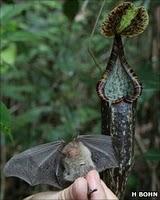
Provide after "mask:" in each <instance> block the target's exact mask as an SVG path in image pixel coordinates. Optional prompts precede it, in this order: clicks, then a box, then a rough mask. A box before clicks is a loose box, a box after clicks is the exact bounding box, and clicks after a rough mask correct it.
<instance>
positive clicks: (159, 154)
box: [144, 149, 160, 162]
mask: <svg viewBox="0 0 160 200" xmlns="http://www.w3.org/2000/svg"><path fill="white" fill-rule="evenodd" d="M144 158H145V159H147V160H150V161H157V162H159V161H160V150H158V149H149V150H148V151H147V152H146V153H145V154H144Z"/></svg>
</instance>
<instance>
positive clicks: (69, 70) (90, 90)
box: [0, 0, 160, 200]
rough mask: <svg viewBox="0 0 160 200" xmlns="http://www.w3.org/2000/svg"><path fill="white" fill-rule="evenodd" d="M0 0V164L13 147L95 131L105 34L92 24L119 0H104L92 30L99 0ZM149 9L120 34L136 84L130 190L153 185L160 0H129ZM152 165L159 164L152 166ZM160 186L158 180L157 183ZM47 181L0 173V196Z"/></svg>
mask: <svg viewBox="0 0 160 200" xmlns="http://www.w3.org/2000/svg"><path fill="white" fill-rule="evenodd" d="M0 2H1V17H0V19H1V83H2V86H1V100H2V101H3V103H4V104H5V105H6V106H7V107H8V109H9V112H10V114H11V122H12V123H11V127H9V129H11V131H9V130H8V129H7V130H8V131H2V132H3V133H2V134H1V170H2V169H3V166H4V163H5V162H6V161H7V160H8V159H9V158H10V157H11V156H12V155H13V154H15V153H18V152H21V151H23V150H25V149H27V148H29V147H31V146H34V145H38V144H41V143H45V142H50V141H53V140H55V139H60V138H63V139H68V138H71V137H73V136H74V135H76V134H77V133H81V134H86V133H91V134H96V133H100V130H101V128H100V101H99V98H98V96H97V93H96V84H97V82H98V80H99V79H100V78H101V72H100V70H99V69H98V67H96V65H95V63H94V62H93V59H92V57H91V56H90V54H89V53H88V46H89V42H90V47H91V49H92V53H93V54H94V56H95V59H96V60H97V62H98V63H99V65H100V67H101V69H102V70H104V69H105V66H106V63H107V59H108V56H109V53H110V49H111V44H112V38H104V37H103V36H102V35H101V34H100V31H99V27H100V24H101V23H102V20H103V19H104V17H105V16H106V15H107V13H108V12H109V11H110V10H111V9H112V8H114V7H115V6H116V5H117V4H118V3H120V2H123V1H119V0H106V1H105V5H104V7H103V10H102V13H101V15H100V19H99V21H98V25H97V27H96V30H95V33H94V35H93V37H92V38H91V37H90V34H91V32H92V30H93V27H94V25H95V22H96V18H97V16H98V12H99V9H100V7H101V4H102V1H97V0H53V1H51V0H32V1H29V0H26V1H24V0H21V1H20V0H8V1H2V0H1V1H0ZM132 2H135V3H136V4H137V5H144V6H145V7H146V8H147V9H148V12H149V16H150V22H149V26H148V27H147V29H146V30H145V32H144V33H142V34H141V35H139V36H137V37H134V38H124V45H125V52H126V56H127V58H128V62H129V64H130V65H131V66H132V68H133V69H134V70H135V72H136V73H137V75H138V77H139V78H140V80H141V82H142V84H143V92H142V95H141V97H140V98H139V100H138V105H137V122H136V145H135V163H134V167H133V170H132V172H131V174H130V177H129V180H128V184H127V192H126V199H129V196H130V193H131V191H142V190H144V191H155V190H157V189H158V185H159V184H160V182H159V176H160V174H159V173H158V168H160V165H159V161H160V153H159V145H160V137H159V132H160V124H159V117H160V112H159V104H160V103H159V102H160V101H159V97H158V93H159V89H160V80H159V70H160V62H159V60H158V58H160V38H159V35H160V1H159V0H152V1H151V0H137V1H132ZM159 171H160V170H159ZM159 186H160V185H159ZM48 189H50V190H52V187H48V186H36V187H31V186H29V185H28V184H26V183H25V182H23V181H21V180H20V179H18V178H4V176H3V173H1V199H2V200H13V199H16V200H17V199H22V198H24V197H25V196H27V195H29V194H32V193H35V192H40V191H43V190H48Z"/></svg>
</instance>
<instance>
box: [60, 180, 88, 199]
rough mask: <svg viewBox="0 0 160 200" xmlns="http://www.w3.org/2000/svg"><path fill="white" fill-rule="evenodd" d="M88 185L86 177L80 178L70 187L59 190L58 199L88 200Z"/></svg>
mask: <svg viewBox="0 0 160 200" xmlns="http://www.w3.org/2000/svg"><path fill="white" fill-rule="evenodd" d="M87 194H88V185H87V181H86V179H85V178H82V177H80V178H78V179H76V180H75V182H74V183H73V184H72V185H71V186H69V187H68V188H66V189H64V190H62V191H61V192H59V195H58V199H61V200H66V199H70V200H75V199H76V200H87Z"/></svg>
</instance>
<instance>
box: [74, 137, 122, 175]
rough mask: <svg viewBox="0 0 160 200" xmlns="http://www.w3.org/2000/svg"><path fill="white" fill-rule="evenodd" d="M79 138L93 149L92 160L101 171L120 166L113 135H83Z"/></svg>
mask: <svg viewBox="0 0 160 200" xmlns="http://www.w3.org/2000/svg"><path fill="white" fill-rule="evenodd" d="M78 139H79V140H80V141H81V142H82V143H83V144H84V145H85V146H86V147H88V149H89V150H90V151H91V153H92V160H93V162H94V164H95V165H96V168H97V170H98V171H99V172H101V171H103V170H105V169H108V168H115V167H118V161H117V159H116V156H115V153H114V149H113V146H112V139H111V136H107V135H81V136H78Z"/></svg>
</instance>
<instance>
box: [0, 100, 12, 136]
mask: <svg viewBox="0 0 160 200" xmlns="http://www.w3.org/2000/svg"><path fill="white" fill-rule="evenodd" d="M0 130H1V132H2V133H4V134H8V135H10V134H11V114H10V112H9V110H8V109H7V107H6V106H5V104H4V103H2V102H0Z"/></svg>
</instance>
